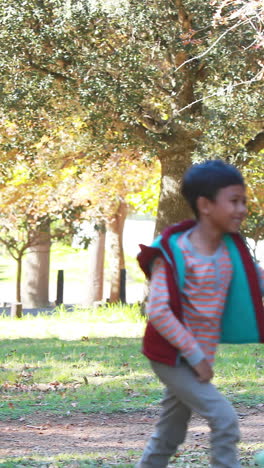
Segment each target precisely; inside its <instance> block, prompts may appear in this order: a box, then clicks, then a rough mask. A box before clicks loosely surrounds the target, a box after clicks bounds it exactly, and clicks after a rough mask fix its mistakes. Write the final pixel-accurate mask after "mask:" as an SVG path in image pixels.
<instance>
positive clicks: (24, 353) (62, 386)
mask: <svg viewBox="0 0 264 468" xmlns="http://www.w3.org/2000/svg"><path fill="white" fill-rule="evenodd" d="M144 327H145V322H144V319H143V318H142V317H141V315H140V311H139V308H138V306H137V305H134V306H126V307H124V306H121V305H118V306H111V305H109V306H107V307H101V308H97V309H87V310H84V309H81V308H77V307H76V308H75V309H74V310H71V311H67V310H66V309H64V307H60V308H57V309H56V310H55V311H54V313H53V314H52V315H48V314H45V313H42V314H38V315H37V316H36V317H32V316H29V315H25V316H24V317H23V318H22V319H21V320H12V319H11V318H9V317H7V316H6V317H5V316H2V317H1V318H0V338H1V348H0V362H1V365H0V392H1V402H0V414H1V415H0V418H1V419H2V420H6V419H8V418H23V416H25V415H31V414H32V415H33V414H34V413H35V412H36V411H38V412H45V413H48V414H50V415H52V414H54V415H56V414H58V415H64V416H67V415H71V414H73V413H76V412H82V413H98V412H104V413H113V412H116V411H122V412H131V411H135V410H143V409H146V407H153V406H157V405H158V403H159V401H160V399H161V396H162V391H163V388H162V386H161V384H160V383H159V382H158V380H157V379H156V378H155V377H154V376H153V375H152V372H151V371H150V368H149V365H148V362H147V360H146V359H145V357H144V356H143V355H142V354H141V352H140V348H141V336H142V334H143V329H144ZM263 368H264V349H263V347H262V346H261V345H243V346H237V345H232V346H231V345H223V346H220V348H219V353H218V357H217V361H216V369H215V372H216V378H215V383H216V385H217V386H218V387H219V389H220V390H221V391H222V392H223V393H224V394H225V395H227V396H228V398H229V399H230V400H231V401H232V402H233V403H234V404H238V403H243V404H245V405H247V406H255V405H257V404H259V403H263V387H264V373H263ZM257 449H258V446H257V444H256V445H255V446H254V447H253V446H252V445H251V446H250V448H249V447H242V454H244V460H246V462H247V463H248V464H247V465H244V466H254V465H250V461H249V460H250V459H251V458H252V457H250V456H249V454H250V453H253V452H254V450H257ZM250 451H251V452H250ZM180 455H181V456H180V457H177V458H176V459H175V460H174V461H173V466H175V467H183V466H184V467H187V466H190V467H196V468H197V467H198V466H199V467H200V466H201V467H202V466H208V454H207V451H206V450H204V449H200V448H199V447H194V449H193V450H191V451H189V452H184V453H183V452H182V454H180ZM138 456H139V454H138V453H137V452H131V453H130V454H128V456H127V457H126V458H123V459H122V458H120V457H119V458H118V460H117V458H116V457H117V455H116V454H112V453H106V454H105V457H103V458H102V456H101V455H96V454H93V453H92V454H85V456H83V455H81V454H72V455H69V454H68V455H66V454H61V455H60V456H57V457H55V456H54V457H51V458H47V457H46V458H45V457H41V456H35V457H33V458H32V457H30V458H29V459H27V458H21V459H20V458H16V459H13V458H12V457H11V458H7V459H4V460H1V459H0V467H1V466H4V467H7V468H8V467H10V468H13V467H20V466H21V467H22V466H27V467H44V466H45V467H46V466H52V467H75V466H76V467H86V466H87V467H95V466H102V467H103V468H106V467H110V466H119V467H124V468H125V467H132V466H133V464H131V461H134V460H136V459H137V458H138ZM197 457H198V458H197ZM187 460H188V463H187ZM197 460H199V462H198V461H197ZM246 462H245V463H246Z"/></svg>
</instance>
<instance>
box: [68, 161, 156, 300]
mask: <svg viewBox="0 0 264 468" xmlns="http://www.w3.org/2000/svg"><path fill="white" fill-rule="evenodd" d="M140 158H141V159H140ZM144 158H145V159H144ZM93 169H94V170H93V171H91V169H90V170H87V171H85V172H84V173H83V174H82V175H80V177H79V183H77V185H76V189H75V193H74V196H73V200H74V202H77V204H79V203H81V204H83V203H84V199H83V197H84V198H85V199H87V198H88V199H89V203H90V205H89V207H88V209H87V211H86V216H88V217H89V218H90V220H91V222H92V223H95V228H96V229H95V230H96V233H97V236H96V238H95V239H94V242H93V243H92V244H91V245H89V249H90V252H91V260H92V261H91V262H90V269H89V273H90V275H89V278H90V279H89V283H88V297H87V305H91V304H92V303H93V302H95V301H98V300H101V299H102V297H100V295H99V293H98V291H100V293H102V282H103V272H102V259H103V254H102V250H100V249H102V248H103V242H104V236H103V234H104V231H105V230H107V232H108V234H109V238H110V250H111V252H110V256H111V259H110V274H111V287H110V297H109V300H110V302H117V301H118V300H120V293H121V291H120V285H121V274H122V272H124V270H125V256H124V248H123V229H124V223H125V219H126V216H127V213H128V212H129V211H130V212H131V211H132V210H135V207H136V208H137V209H138V208H139V207H140V205H141V206H142V201H143V200H144V205H145V206H144V211H145V212H146V211H148V212H149V211H150V210H152V211H153V210H154V209H155V208H156V206H157V200H158V193H159V177H160V167H159V164H158V162H157V161H154V160H153V159H152V161H149V160H148V159H147V158H146V155H144V154H142V155H139V154H138V152H133V153H132V154H131V153H129V152H126V153H123V154H119V153H114V154H112V155H111V157H109V158H108V160H107V161H106V162H105V163H104V165H103V166H100V165H98V166H97V168H96V167H95V166H94V168H93ZM96 169H97V170H96ZM141 209H142V208H141ZM91 249H92V250H91ZM93 249H94V250H93ZM96 252H97V255H96ZM92 267H93V268H92ZM98 270H99V271H98ZM96 280H97V281H96Z"/></svg>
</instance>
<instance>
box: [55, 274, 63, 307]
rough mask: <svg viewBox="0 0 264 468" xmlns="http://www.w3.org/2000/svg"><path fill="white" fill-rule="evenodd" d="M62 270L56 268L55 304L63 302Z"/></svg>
mask: <svg viewBox="0 0 264 468" xmlns="http://www.w3.org/2000/svg"><path fill="white" fill-rule="evenodd" d="M63 273H64V272H63V270H58V275H57V299H56V301H55V303H56V305H60V304H63V286H64V274H63Z"/></svg>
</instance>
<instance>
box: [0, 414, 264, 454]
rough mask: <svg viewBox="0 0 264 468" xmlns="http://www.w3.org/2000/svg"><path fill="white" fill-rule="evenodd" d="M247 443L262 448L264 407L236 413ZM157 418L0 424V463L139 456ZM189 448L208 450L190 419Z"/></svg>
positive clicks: (203, 431) (35, 418) (203, 430)
mask: <svg viewBox="0 0 264 468" xmlns="http://www.w3.org/2000/svg"><path fill="white" fill-rule="evenodd" d="M237 411H238V414H239V418H240V427H241V432H242V437H243V442H244V443H245V444H249V445H250V444H257V443H258V444H263V447H262V448H264V405H258V406H256V407H255V408H247V407H242V406H240V407H238V408H237ZM157 418H158V412H157V411H156V410H146V411H144V412H135V413H127V414H126V413H117V414H112V415H107V414H92V415H87V414H75V415H71V416H69V417H60V416H57V417H55V416H51V415H47V414H43V413H34V414H33V415H30V416H27V417H25V418H21V419H19V420H8V421H5V422H3V421H1V422H0V433H1V443H0V458H5V457H9V456H12V457H14V456H20V457H28V456H30V455H32V454H33V453H34V454H36V453H38V454H39V455H45V456H52V455H55V454H60V453H74V452H75V453H76V452H77V453H85V452H86V453H87V452H89V453H93V452H96V453H98V454H101V455H102V456H103V454H104V453H106V452H114V453H116V454H120V455H121V456H122V455H124V456H125V455H126V453H127V451H128V450H131V449H132V450H138V451H141V450H142V449H143V446H144V444H145V441H146V439H147V438H148V437H149V435H150V434H151V432H152V430H153V426H154V423H155V421H156V420H157ZM186 445H187V446H190V447H191V446H192V447H194V446H203V447H204V448H206V447H208V428H207V426H206V425H205V423H204V421H203V420H202V419H200V418H198V417H193V419H192V422H191V425H190V428H189V433H188V438H187V440H186Z"/></svg>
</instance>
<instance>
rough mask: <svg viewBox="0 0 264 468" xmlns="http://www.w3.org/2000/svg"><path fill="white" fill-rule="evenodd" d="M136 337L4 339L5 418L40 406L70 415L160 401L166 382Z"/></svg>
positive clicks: (0, 369)
mask: <svg viewBox="0 0 264 468" xmlns="http://www.w3.org/2000/svg"><path fill="white" fill-rule="evenodd" d="M140 347H141V340H140V339H136V338H120V337H110V338H93V339H86V337H84V339H83V341H82V340H73V341H67V340H60V339H58V338H45V339H29V338H21V339H13V340H2V343H1V349H0V360H1V363H2V365H1V366H0V384H1V386H0V391H1V393H2V402H1V403H0V409H1V416H0V417H1V419H5V418H8V417H9V418H10V417H11V418H18V417H21V416H23V415H24V414H30V413H32V412H34V411H36V410H38V411H49V412H52V413H54V414H58V413H59V414H62V415H67V414H69V413H72V412H76V411H80V412H84V413H91V412H100V411H103V412H107V413H111V412H113V411H133V410H138V409H143V408H144V407H145V406H146V405H149V404H153V402H158V401H159V400H160V397H161V393H162V390H161V385H160V383H159V382H158V381H157V379H155V378H154V377H153V375H152V373H151V371H150V368H149V365H148V361H147V360H146V359H145V358H144V356H143V355H142V354H141V352H140Z"/></svg>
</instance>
